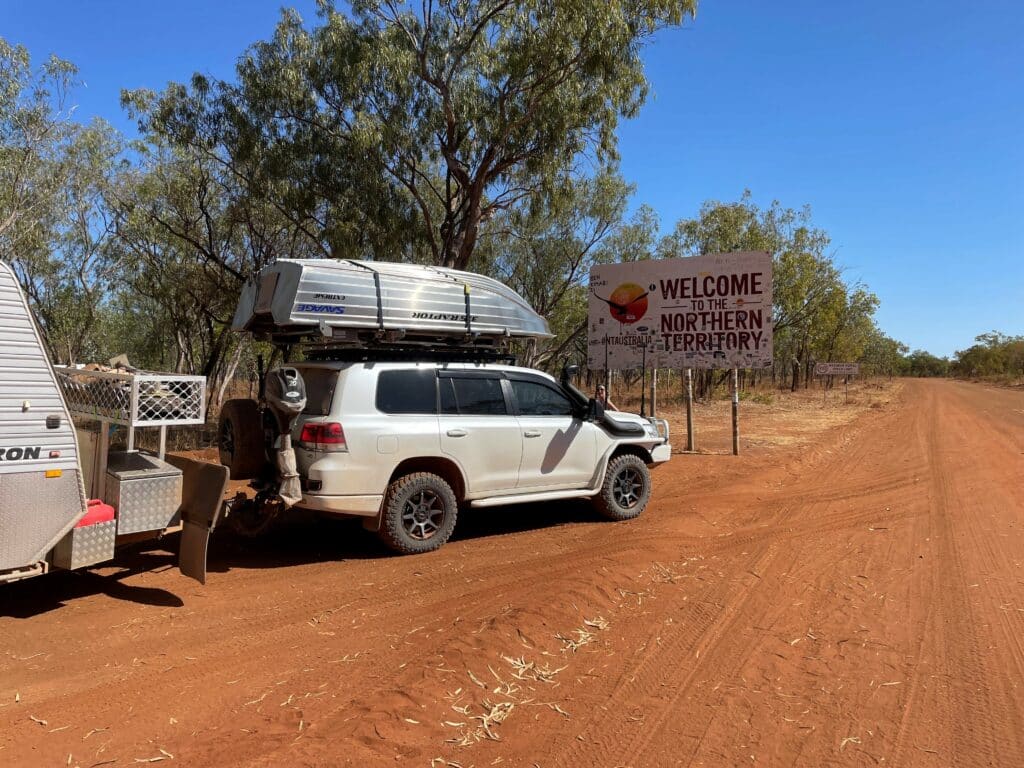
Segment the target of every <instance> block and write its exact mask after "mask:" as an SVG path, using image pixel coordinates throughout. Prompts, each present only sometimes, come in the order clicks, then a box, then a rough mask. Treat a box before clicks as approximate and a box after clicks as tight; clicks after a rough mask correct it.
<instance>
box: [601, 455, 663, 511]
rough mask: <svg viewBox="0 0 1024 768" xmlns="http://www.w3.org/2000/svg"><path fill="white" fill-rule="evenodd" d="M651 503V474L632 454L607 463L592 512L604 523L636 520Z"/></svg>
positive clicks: (640, 460)
mask: <svg viewBox="0 0 1024 768" xmlns="http://www.w3.org/2000/svg"><path fill="white" fill-rule="evenodd" d="M650 499H651V472H650V470H649V469H648V468H647V465H646V464H645V463H644V460H643V459H641V458H640V457H639V456H637V455H636V454H632V453H624V454H621V455H619V456H616V457H614V458H613V459H612V460H611V461H609V462H608V469H607V470H606V471H605V473H604V483H602V485H601V492H600V493H598V494H597V496H595V497H594V508H595V509H597V512H598V514H600V515H601V517H604V518H607V519H608V520H632V519H633V518H634V517H639V516H640V513H641V512H643V511H644V509H645V508H646V507H647V502H648V501H650Z"/></svg>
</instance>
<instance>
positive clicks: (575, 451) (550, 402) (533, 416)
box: [509, 376, 597, 490]
mask: <svg viewBox="0 0 1024 768" xmlns="http://www.w3.org/2000/svg"><path fill="white" fill-rule="evenodd" d="M509 384H510V388H511V390H512V395H513V400H514V402H515V406H516V414H517V415H516V418H517V419H518V420H519V427H520V429H521V430H522V433H523V460H522V462H521V463H520V465H519V488H520V489H523V490H526V489H529V488H546V489H549V490H553V489H555V488H583V487H585V486H586V485H588V484H589V483H590V480H591V478H592V477H593V475H594V468H595V466H596V463H597V436H596V434H595V431H594V425H593V424H591V423H590V422H588V421H584V420H583V419H581V418H579V417H578V415H576V413H575V409H574V408H573V405H572V403H571V401H570V400H569V398H568V397H567V396H566V395H565V393H564V392H562V391H561V390H560V389H559V388H558V387H556V386H555V385H554V384H551V383H548V382H547V381H544V380H543V379H541V378H540V377H537V378H527V377H515V376H513V377H510V380H509Z"/></svg>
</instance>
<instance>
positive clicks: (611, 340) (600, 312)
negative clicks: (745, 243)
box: [587, 252, 772, 370]
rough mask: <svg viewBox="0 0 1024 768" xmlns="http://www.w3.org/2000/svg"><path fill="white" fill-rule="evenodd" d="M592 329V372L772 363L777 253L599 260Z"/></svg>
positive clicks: (592, 287) (592, 280) (589, 336)
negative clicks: (774, 258) (774, 256)
mask: <svg viewBox="0 0 1024 768" xmlns="http://www.w3.org/2000/svg"><path fill="white" fill-rule="evenodd" d="M587 329H588V333H587V351H588V365H589V367H590V368H591V369H592V370H604V369H605V368H611V369H619V370H629V369H633V368H639V367H641V366H642V365H645V364H646V366H647V367H648V368H653V367H673V368H768V367H770V366H771V364H772V257H771V255H769V254H767V253H763V252H741V253H723V254H715V255H709V256H694V257H690V258H684V259H660V260H651V261H636V262H629V263H625V264H601V265H598V266H595V267H593V268H592V269H591V270H590V297H589V304H588V322H587Z"/></svg>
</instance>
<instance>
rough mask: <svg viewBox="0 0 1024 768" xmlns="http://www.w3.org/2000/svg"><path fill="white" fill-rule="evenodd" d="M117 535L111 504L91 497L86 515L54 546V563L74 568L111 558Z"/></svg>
mask: <svg viewBox="0 0 1024 768" xmlns="http://www.w3.org/2000/svg"><path fill="white" fill-rule="evenodd" d="M116 538H117V522H116V521H115V520H114V508H113V507H112V506H110V505H109V504H104V503H103V502H102V501H100V500H99V499H92V500H91V501H90V502H89V506H88V511H87V512H86V513H85V516H84V517H82V519H81V520H79V521H78V523H77V524H76V525H75V527H74V528H72V529H71V530H70V531H68V532H67V534H66V535H65V536H64V538H63V539H61V540H60V541H59V542H57V546H56V547H54V548H53V564H54V566H56V567H57V568H66V569H67V570H74V569H75V568H85V567H86V566H89V565H95V564H96V563H102V562H104V561H106V560H110V559H111V558H112V557H113V556H114V541H115V539H116Z"/></svg>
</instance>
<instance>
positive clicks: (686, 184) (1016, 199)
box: [0, 0, 1024, 354]
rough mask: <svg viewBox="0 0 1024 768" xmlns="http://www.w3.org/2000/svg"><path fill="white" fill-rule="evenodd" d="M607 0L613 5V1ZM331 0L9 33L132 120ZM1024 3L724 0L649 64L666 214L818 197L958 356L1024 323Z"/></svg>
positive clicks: (19, 6) (653, 193) (910, 331)
mask: <svg viewBox="0 0 1024 768" xmlns="http://www.w3.org/2000/svg"><path fill="white" fill-rule="evenodd" d="M595 1H597V0H595ZM282 4H284V5H290V6H294V7H297V8H298V9H299V11H300V13H302V15H303V16H304V17H306V18H312V17H313V15H314V7H315V6H314V3H313V2H309V1H306V0H303V1H302V2H284V3H282V2H279V1H275V2H264V0H246V1H245V2H242V1H241V0H207V2H197V1H196V0H176V1H175V2H173V3H141V2H137V1H136V2H128V1H127V0H124V1H122V2H114V1H113V0H89V1H87V2H83V1H82V0H78V1H77V2H70V1H67V2H52V1H51V2H48V3H42V2H38V0H35V1H34V2H25V1H24V0H0V35H2V36H3V37H5V38H7V39H8V41H10V42H17V43H22V44H24V45H26V46H27V47H28V48H29V50H30V51H31V52H32V54H33V56H34V57H36V58H37V59H41V58H42V57H43V56H45V55H47V54H49V53H51V52H52V53H57V54H58V55H60V56H62V57H64V58H67V59H70V60H72V61H74V62H75V63H76V64H77V65H78V66H79V68H80V70H81V76H82V79H83V80H84V81H85V87H84V88H82V89H80V90H79V92H78V93H77V94H76V96H77V102H78V104H79V108H78V112H77V115H78V118H79V119H88V118H90V117H92V116H94V115H99V116H101V117H103V118H105V119H107V120H108V121H110V122H111V123H113V124H114V125H115V126H117V127H118V128H120V129H122V130H125V131H127V132H131V131H133V126H132V125H131V124H130V123H129V121H128V120H127V118H126V117H125V116H124V114H123V113H122V111H121V109H120V106H119V101H118V98H119V96H118V94H119V91H120V89H121V88H123V87H128V88H135V87H148V88H154V89H159V88H162V87H163V86H164V85H165V84H166V83H167V82H168V81H170V80H179V81H180V80H184V79H187V78H188V77H189V75H190V74H191V73H192V72H193V71H196V70H199V71H202V72H205V73H208V74H212V75H215V76H219V77H230V76H231V75H232V73H233V68H234V62H235V59H236V58H237V56H238V54H239V53H241V51H242V50H243V49H244V48H245V47H246V46H247V45H248V44H249V43H251V42H253V41H254V40H257V39H260V38H264V37H266V36H268V35H269V34H270V32H271V30H272V28H273V24H274V22H275V20H276V19H277V16H278V9H279V7H280V6H281V5H282ZM1022 41H1024V3H1022V2H1020V0H990V1H989V2H984V1H982V2H979V3H976V4H970V3H962V2H960V3H953V2H948V1H947V0H932V1H931V2H927V1H925V0H916V1H911V0H903V1H902V2H899V1H897V0H893V1H891V2H880V1H876V2H870V1H869V2H866V3H860V4H853V5H851V4H848V3H836V2H828V1H826V2H822V0H790V1H789V2H785V1H782V0H780V1H777V2H767V1H766V0H732V1H731V2H724V1H723V2H713V0H706V1H705V2H704V3H703V4H702V7H701V9H700V13H699V15H698V18H697V20H696V22H694V23H692V24H690V25H688V26H687V28H686V29H683V30H674V31H670V32H665V33H663V34H661V35H660V36H659V38H658V39H657V40H656V41H655V42H654V44H653V45H652V46H651V47H650V48H649V49H648V50H647V52H646V54H645V60H646V62H647V66H648V76H649V78H650V80H651V83H652V88H653V93H652V97H651V99H650V100H649V102H648V104H647V105H646V106H645V108H644V110H643V112H642V113H641V115H640V116H639V117H638V118H637V119H635V120H633V121H630V122H628V123H625V124H623V125H622V126H621V129H620V151H621V154H622V169H623V172H624V174H625V175H626V177H627V178H628V179H629V180H630V181H632V182H634V183H635V184H636V186H637V194H636V197H635V200H634V202H635V204H639V203H642V202H646V203H649V204H651V205H652V206H654V208H655V209H656V210H657V211H658V213H659V215H660V216H661V220H662V225H663V227H664V228H665V229H666V230H668V229H671V227H672V225H673V224H674V222H675V221H676V220H677V219H679V218H681V217H686V216H691V215H693V214H694V213H695V212H696V211H697V210H698V208H699V207H700V204H701V203H702V202H703V201H704V200H706V199H719V200H734V199H736V198H737V197H739V195H740V194H741V193H742V192H743V190H744V189H745V188H749V189H750V190H751V191H752V192H753V195H754V199H755V200H756V201H757V202H759V203H761V204H768V203H769V202H770V201H771V200H772V199H778V200H779V201H780V202H782V203H783V204H784V205H786V206H791V207H800V206H802V205H803V204H805V203H808V204H810V205H811V207H812V211H813V216H814V221H815V223H816V224H817V225H818V226H820V227H822V228H824V229H826V230H827V231H828V232H829V233H830V234H831V236H832V240H833V246H834V248H835V252H836V259H837V261H838V263H839V264H841V265H842V266H843V267H844V268H845V269H846V275H847V277H848V278H849V279H851V280H855V281H856V280H859V281H863V282H864V283H866V284H867V285H869V286H870V287H871V289H872V290H874V291H875V292H876V293H877V294H878V295H879V297H880V298H881V300H882V305H881V308H880V310H879V313H878V320H879V323H880V325H881V326H882V328H883V329H884V330H885V331H886V332H887V333H889V334H890V335H892V336H894V337H896V338H898V339H900V340H902V341H904V342H906V343H907V344H909V345H910V346H911V347H914V348H925V349H928V350H929V351H932V352H934V353H937V354H951V353H952V352H953V351H954V350H955V349H959V348H964V347H966V346H969V345H970V344H971V343H972V341H973V338H974V336H975V335H977V334H979V333H982V332H984V331H987V330H991V329H997V330H1001V331H1003V332H1006V333H1012V334H1024V259H1022V256H1024V226H1022V225H1024V43H1022Z"/></svg>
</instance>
